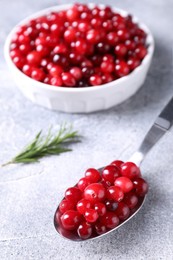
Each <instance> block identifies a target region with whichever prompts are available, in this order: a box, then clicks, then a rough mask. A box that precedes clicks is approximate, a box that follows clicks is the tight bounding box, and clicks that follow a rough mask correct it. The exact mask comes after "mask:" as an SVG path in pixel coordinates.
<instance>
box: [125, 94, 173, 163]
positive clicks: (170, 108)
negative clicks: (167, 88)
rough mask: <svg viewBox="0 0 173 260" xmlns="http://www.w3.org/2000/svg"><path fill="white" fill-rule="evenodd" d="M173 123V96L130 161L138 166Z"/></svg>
mask: <svg viewBox="0 0 173 260" xmlns="http://www.w3.org/2000/svg"><path fill="white" fill-rule="evenodd" d="M172 124H173V98H172V99H171V100H170V101H169V103H168V104H167V105H166V106H165V107H164V109H163V110H162V112H161V113H160V115H159V116H158V117H157V118H156V120H155V122H154V124H153V125H152V127H151V128H150V130H149V131H148V133H147V134H146V136H145V138H144V140H143V141H142V143H141V145H140V147H139V149H138V151H137V152H135V153H134V154H133V155H132V156H131V158H130V159H129V161H132V162H134V163H136V164H137V165H138V166H139V165H140V164H141V163H142V161H143V159H144V157H145V156H146V154H147V153H148V152H149V151H150V149H151V148H152V147H153V146H154V145H155V144H156V143H157V142H158V141H159V139H160V138H161V137H162V136H163V135H164V134H165V133H166V132H167V131H168V130H169V128H170V127H171V126H172Z"/></svg>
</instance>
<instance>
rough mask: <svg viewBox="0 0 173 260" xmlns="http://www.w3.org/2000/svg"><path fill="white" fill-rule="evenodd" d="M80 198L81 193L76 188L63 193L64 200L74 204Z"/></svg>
mask: <svg viewBox="0 0 173 260" xmlns="http://www.w3.org/2000/svg"><path fill="white" fill-rule="evenodd" d="M81 197H82V193H81V191H80V190H79V189H78V188H76V187H71V188H68V189H67V190H66V192H65V198H66V199H67V200H70V201H72V202H74V203H76V202H78V201H79V200H80V199H81Z"/></svg>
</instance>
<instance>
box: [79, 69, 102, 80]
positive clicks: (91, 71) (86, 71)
mask: <svg viewBox="0 0 173 260" xmlns="http://www.w3.org/2000/svg"><path fill="white" fill-rule="evenodd" d="M82 74H83V77H84V78H86V79H88V78H89V77H90V76H91V75H93V74H94V69H93V68H92V67H91V68H90V67H83V68H82ZM92 80H94V82H93V83H96V81H97V80H98V79H97V80H95V77H94V78H93V79H92ZM98 81H99V80H98Z"/></svg>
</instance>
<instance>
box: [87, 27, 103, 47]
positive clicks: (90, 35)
mask: <svg viewBox="0 0 173 260" xmlns="http://www.w3.org/2000/svg"><path fill="white" fill-rule="evenodd" d="M86 39H87V41H88V42H89V43H92V44H96V43H98V42H99V40H100V33H99V31H98V30H96V29H92V30H89V31H88V32H87V34H86Z"/></svg>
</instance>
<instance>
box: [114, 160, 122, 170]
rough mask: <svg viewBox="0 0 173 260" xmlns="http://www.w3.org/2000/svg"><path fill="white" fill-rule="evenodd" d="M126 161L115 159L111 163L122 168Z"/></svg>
mask: <svg viewBox="0 0 173 260" xmlns="http://www.w3.org/2000/svg"><path fill="white" fill-rule="evenodd" d="M123 163H124V162H123V161H120V160H115V161H113V162H112V163H111V165H114V166H116V167H118V168H119V169H120V168H121V165H122V164H123Z"/></svg>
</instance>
